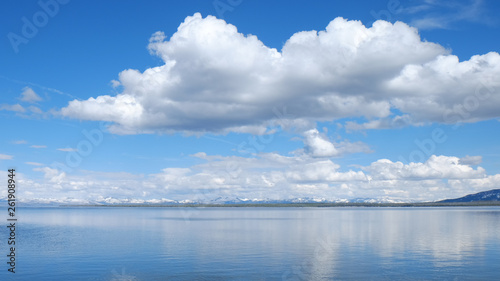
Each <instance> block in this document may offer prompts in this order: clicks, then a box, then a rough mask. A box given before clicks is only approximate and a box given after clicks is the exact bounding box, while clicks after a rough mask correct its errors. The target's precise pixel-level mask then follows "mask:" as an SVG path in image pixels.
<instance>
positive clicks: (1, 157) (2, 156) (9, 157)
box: [0, 154, 14, 160]
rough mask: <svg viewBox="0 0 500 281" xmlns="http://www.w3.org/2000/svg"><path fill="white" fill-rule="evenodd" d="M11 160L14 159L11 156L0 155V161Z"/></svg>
mask: <svg viewBox="0 0 500 281" xmlns="http://www.w3.org/2000/svg"><path fill="white" fill-rule="evenodd" d="M12 158H14V156H12V155H7V154H0V160H11V159H12Z"/></svg>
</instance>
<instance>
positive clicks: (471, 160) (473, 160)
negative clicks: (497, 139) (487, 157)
mask: <svg viewBox="0 0 500 281" xmlns="http://www.w3.org/2000/svg"><path fill="white" fill-rule="evenodd" d="M481 162H483V157H482V156H469V155H467V156H465V157H462V158H460V162H459V163H460V164H462V165H479V164H481Z"/></svg>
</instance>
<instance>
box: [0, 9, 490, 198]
mask: <svg viewBox="0 0 500 281" xmlns="http://www.w3.org/2000/svg"><path fill="white" fill-rule="evenodd" d="M330 2H331V3H329V2H327V1H307V2H306V1H286V2H285V1H280V2H279V1H274V2H269V1H245V0H231V1H230V0H220V1H219V0H217V1H175V2H163V1H141V2H139V1H76V0H74V1H68V0H64V1H63V0H59V1H56V0H41V1H25V2H23V4H22V5H21V4H19V3H18V2H17V1H5V2H3V3H2V4H1V5H2V9H0V10H1V12H0V13H1V14H0V17H1V19H2V25H1V27H0V34H3V37H2V38H3V39H2V40H0V42H1V43H0V61H1V62H2V64H1V65H0V82H1V83H0V92H1V93H2V94H1V95H0V122H1V125H2V126H1V127H2V133H1V134H0V166H1V167H2V170H3V171H4V172H3V173H5V171H6V170H7V169H8V168H16V170H17V173H18V178H19V192H20V194H19V196H20V198H21V199H20V200H24V201H26V202H30V201H32V202H35V201H38V202H79V203H85V202H95V201H99V202H167V201H168V200H179V201H180V200H191V201H210V200H212V199H214V198H218V197H228V198H236V197H238V198H247V199H250V200H253V199H266V198H269V199H289V198H304V197H308V198H315V199H318V200H321V199H325V200H344V199H347V200H351V199H355V198H375V199H377V200H382V201H415V200H417V201H419V200H438V199H443V198H449V197H458V196H461V195H465V194H468V193H472V192H478V191H483V190H488V189H493V188H498V186H499V183H500V161H499V160H498V159H499V156H500V149H499V148H500V147H499V144H498V138H499V135H500V133H499V128H500V126H499V125H500V123H499V120H500V119H499V117H500V111H499V110H498V108H500V94H499V91H500V80H499V79H498V77H500V76H499V74H500V56H499V54H498V51H499V50H498V46H499V39H498V36H497V35H498V34H500V33H499V31H500V22H499V21H498V19H497V17H496V15H497V14H498V12H499V11H500V4H499V3H497V2H496V1H486V0H483V1H480V0H471V1H447V2H446V3H442V2H441V1H431V0H407V1H405V0H400V1H397V0H389V1H386V0H384V1H350V2H348V3H344V2H338V1H330ZM0 194H1V196H3V197H5V196H6V190H2V191H1V193H0Z"/></svg>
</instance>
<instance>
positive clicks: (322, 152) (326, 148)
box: [304, 129, 339, 157]
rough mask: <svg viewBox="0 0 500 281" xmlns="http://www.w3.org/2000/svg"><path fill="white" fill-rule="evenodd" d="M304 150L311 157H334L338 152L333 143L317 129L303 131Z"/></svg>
mask: <svg viewBox="0 0 500 281" xmlns="http://www.w3.org/2000/svg"><path fill="white" fill-rule="evenodd" d="M304 138H305V139H304V144H305V151H306V152H307V153H308V154H310V155H311V156H313V157H334V156H337V155H338V154H339V152H338V150H337V149H336V148H335V146H334V145H333V143H331V142H330V141H329V140H328V139H327V137H326V136H324V135H321V134H320V133H319V132H318V130H317V129H312V130H309V131H307V132H305V133H304Z"/></svg>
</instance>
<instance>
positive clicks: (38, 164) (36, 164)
mask: <svg viewBox="0 0 500 281" xmlns="http://www.w3.org/2000/svg"><path fill="white" fill-rule="evenodd" d="M26 164H28V165H32V166H43V164H41V163H37V162H26Z"/></svg>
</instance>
